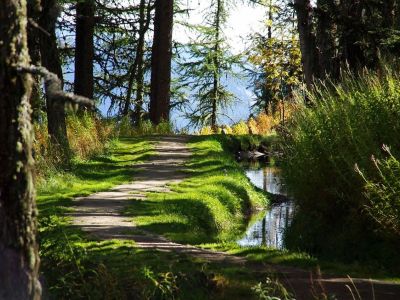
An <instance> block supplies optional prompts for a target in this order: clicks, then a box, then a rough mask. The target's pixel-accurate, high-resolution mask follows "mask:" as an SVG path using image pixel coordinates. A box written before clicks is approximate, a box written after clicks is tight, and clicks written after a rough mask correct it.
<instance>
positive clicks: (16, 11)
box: [0, 0, 41, 300]
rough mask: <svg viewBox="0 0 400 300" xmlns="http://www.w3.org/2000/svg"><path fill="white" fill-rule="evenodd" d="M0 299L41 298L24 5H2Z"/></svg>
mask: <svg viewBox="0 0 400 300" xmlns="http://www.w3.org/2000/svg"><path fill="white" fill-rule="evenodd" d="M0 24H1V26H0V41H1V45H0V49H1V51H0V141H1V143H0V299H9V300H12V299H18V300H24V299H40V297H41V292H40V284H39V281H38V268H39V258H38V246H37V242H36V238H35V236H36V232H37V225H36V206H35V192H34V187H33V178H32V164H33V159H32V139H33V131H32V125H31V108H30V104H29V99H30V94H31V84H32V79H31V76H29V75H26V74H25V75H24V74H20V73H18V72H17V69H16V65H27V64H29V55H28V48H27V34H26V26H27V9H26V1H25V0H1V1H0Z"/></svg>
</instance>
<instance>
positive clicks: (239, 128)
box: [232, 121, 249, 135]
mask: <svg viewBox="0 0 400 300" xmlns="http://www.w3.org/2000/svg"><path fill="white" fill-rule="evenodd" d="M232 132H233V134H236V135H242V134H249V127H247V124H246V123H245V122H244V121H240V122H239V123H236V124H235V125H233V126H232Z"/></svg>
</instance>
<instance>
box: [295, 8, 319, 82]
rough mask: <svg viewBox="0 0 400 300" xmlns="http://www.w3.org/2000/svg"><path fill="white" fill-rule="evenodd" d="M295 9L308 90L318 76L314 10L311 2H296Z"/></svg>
mask: <svg viewBox="0 0 400 300" xmlns="http://www.w3.org/2000/svg"><path fill="white" fill-rule="evenodd" d="M294 7H295V10H296V13H297V28H298V31H299V39H300V50H301V61H302V64H303V73H304V78H305V82H306V85H307V87H308V88H311V87H312V85H313V81H314V78H315V77H316V76H317V67H318V65H317V63H316V61H317V57H318V56H317V51H316V42H315V35H314V32H313V24H312V21H313V8H312V6H311V2H310V0H295V1H294Z"/></svg>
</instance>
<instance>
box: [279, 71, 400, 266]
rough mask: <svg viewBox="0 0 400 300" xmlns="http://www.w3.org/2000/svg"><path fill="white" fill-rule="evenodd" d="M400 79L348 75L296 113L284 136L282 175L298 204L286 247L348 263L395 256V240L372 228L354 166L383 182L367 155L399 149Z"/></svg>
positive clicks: (316, 94)
mask: <svg viewBox="0 0 400 300" xmlns="http://www.w3.org/2000/svg"><path fill="white" fill-rule="evenodd" d="M399 84H400V78H399V76H397V75H393V74H391V73H389V72H388V73H387V74H385V75H381V76H378V75H374V74H364V76H363V77H362V78H356V77H354V76H350V75H347V76H346V77H345V78H343V83H342V84H340V85H336V86H335V85H330V86H328V85H327V86H320V87H319V88H317V89H316V91H315V92H314V93H312V94H310V95H309V97H310V100H311V103H312V107H311V108H306V107H303V108H302V109H300V110H299V111H297V112H296V113H295V114H294V115H293V118H292V120H291V121H290V124H289V125H288V127H287V133H286V134H282V139H283V151H284V158H283V162H282V168H283V176H284V178H285V180H286V183H287V186H288V188H289V190H290V191H291V193H292V194H293V195H294V197H295V198H296V202H297V205H298V210H297V214H296V216H295V218H294V220H293V222H292V226H291V228H290V230H289V231H288V233H287V238H286V242H287V246H288V247H289V248H292V249H299V248H300V249H302V250H306V251H309V252H311V253H313V254H319V255H328V256H330V257H332V256H335V257H338V258H341V259H345V260H355V259H357V260H364V259H366V260H370V259H379V260H381V261H382V260H384V259H385V257H386V258H387V259H389V257H392V258H394V257H395V256H397V254H395V253H396V251H395V249H396V247H398V246H399V245H398V242H394V241H393V239H392V238H391V237H388V236H387V235H382V234H379V233H377V232H376V229H377V226H376V223H375V222H372V219H371V215H370V213H367V211H366V209H365V207H366V206H368V205H369V204H370V202H369V201H368V200H367V199H366V197H365V194H364V193H363V192H364V186H365V182H364V180H363V179H362V177H361V176H359V174H357V172H355V170H354V166H355V164H357V165H358V167H359V169H360V170H361V171H362V172H363V173H364V174H366V176H371V177H372V178H375V179H377V180H379V181H381V179H379V176H377V172H376V171H377V170H376V168H375V167H374V166H373V164H371V161H370V157H371V155H374V157H376V158H377V159H381V158H383V157H384V156H385V155H386V154H385V153H383V151H382V150H381V147H382V145H383V144H387V145H390V146H391V148H392V149H396V153H393V155H396V156H397V155H398V154H399V153H398V152H399V150H400V140H399V139H398V137H399V135H400V91H399V89H398V88H397V86H399ZM378 173H379V172H378ZM370 211H371V210H370ZM396 243H397V245H396ZM398 266H399V265H397V267H398Z"/></svg>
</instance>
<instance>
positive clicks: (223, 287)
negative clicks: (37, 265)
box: [38, 138, 266, 299]
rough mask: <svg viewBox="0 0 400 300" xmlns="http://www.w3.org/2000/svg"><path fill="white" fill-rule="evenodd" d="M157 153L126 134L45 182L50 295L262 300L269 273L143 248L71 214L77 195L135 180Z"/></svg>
mask: <svg viewBox="0 0 400 300" xmlns="http://www.w3.org/2000/svg"><path fill="white" fill-rule="evenodd" d="M149 155H152V145H151V143H150V142H148V141H146V140H145V139H142V138H131V139H121V140H119V141H116V142H115V143H114V145H113V146H112V147H111V148H110V149H109V151H108V152H107V153H106V154H105V155H103V156H100V157H96V158H92V159H90V160H87V161H75V162H74V163H73V165H72V168H71V170H70V171H68V172H64V173H54V174H52V175H51V176H48V177H47V179H46V180H42V181H41V182H40V183H39V186H38V206H39V213H40V218H39V222H40V226H39V230H40V234H39V240H40V256H41V273H42V278H43V281H44V287H45V295H44V297H47V298H50V299H173V298H174V299H210V298H212V299H254V298H255V294H253V292H252V291H251V287H252V286H254V285H255V284H257V283H258V282H260V281H263V280H264V279H265V277H266V274H263V273H262V272H261V273H253V272H252V271H250V270H243V269H240V268H238V267H235V266H227V265H220V264H218V265H217V264H207V263H206V262H204V261H201V260H199V259H193V258H191V257H188V256H186V255H182V254H176V253H165V252H158V251H153V250H140V249H137V248H136V247H135V244H134V242H130V241H118V240H111V241H96V240H93V239H91V238H89V237H88V236H86V235H85V234H84V233H83V232H82V231H80V230H78V229H76V228H74V227H71V226H70V222H69V219H68V217H65V216H64V215H63V214H64V213H65V212H68V211H69V210H70V207H71V205H72V201H71V200H72V198H73V197H76V196H81V195H88V194H91V193H93V192H97V191H101V190H105V189H108V188H110V187H112V186H114V185H116V184H120V183H123V182H127V181H130V180H132V176H133V175H134V169H133V168H132V166H133V165H134V164H135V163H138V162H140V161H143V160H146V159H147V158H148V156H149Z"/></svg>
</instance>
